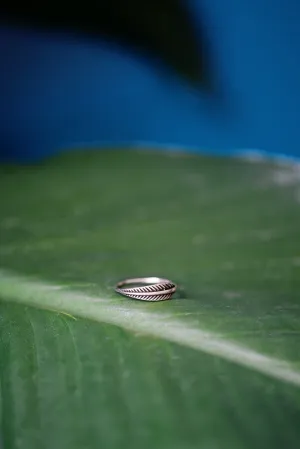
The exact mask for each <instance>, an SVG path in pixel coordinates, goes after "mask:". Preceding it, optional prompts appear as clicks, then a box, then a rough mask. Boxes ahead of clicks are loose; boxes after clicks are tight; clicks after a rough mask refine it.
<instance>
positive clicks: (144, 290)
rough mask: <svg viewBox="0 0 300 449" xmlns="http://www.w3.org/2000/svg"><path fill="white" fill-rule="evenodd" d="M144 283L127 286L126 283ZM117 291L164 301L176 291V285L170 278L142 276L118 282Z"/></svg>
mask: <svg viewBox="0 0 300 449" xmlns="http://www.w3.org/2000/svg"><path fill="white" fill-rule="evenodd" d="M136 284H144V285H142V286H140V287H138V286H135V287H127V288H124V287H125V286H126V285H136ZM115 290H116V292H117V293H119V294H121V295H123V296H127V297H128V298H133V299H140V300H142V301H164V300H166V299H170V298H171V296H172V295H173V293H175V291H176V285H175V284H174V283H173V282H172V281H170V280H169V279H165V278H160V277H154V276H151V277H141V278H131V279H125V280H123V281H120V282H118V284H117V285H116V287H115Z"/></svg>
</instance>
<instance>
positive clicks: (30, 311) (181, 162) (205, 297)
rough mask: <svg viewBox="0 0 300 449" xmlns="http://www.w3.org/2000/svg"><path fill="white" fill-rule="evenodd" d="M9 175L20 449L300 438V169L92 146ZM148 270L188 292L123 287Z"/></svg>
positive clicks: (8, 314)
mask: <svg viewBox="0 0 300 449" xmlns="http://www.w3.org/2000/svg"><path fill="white" fill-rule="evenodd" d="M0 184H1V185H0V192H1V209H0V233H1V247H0V265H1V271H0V296H1V298H2V302H1V303H0V317H1V323H0V336H1V339H0V354H1V369H0V378H1V431H2V439H3V445H4V448H5V449H6V448H7V449H10V448H20V449H27V448H28V449H44V448H45V449H48V448H49V449H50V448H51V449H52V448H55V449H69V448H70V449H71V448H72V449H77V448H78V449H79V448H80V449H83V448H84V449H94V448H95V449H96V448H97V449H98V448H107V449H110V448H125V447H130V448H141V449H147V448H157V449H183V448H187V449H191V448H193V449H194V448H195V449H198V448H200V449H201V448H203V449H207V448H208V449H211V448H213V449H215V448H216V449H227V448H228V449H240V448H243V449H244V448H245V449H248V448H249V449H252V448H253V449H260V448H262V449H276V448H278V449H282V448H289V449H294V448H295V449H296V448H298V447H299V441H300V427H299V422H300V394H299V387H300V334H299V331H300V322H299V315H300V303H299V286H300V239H299V233H300V232H299V229H300V209H299V197H300V195H299V193H300V183H299V175H298V171H297V167H294V168H293V167H292V166H278V165H275V164H272V163H268V162H260V163H256V164H254V163H250V162H247V161H242V160H233V159H222V158H210V157H196V156H184V155H183V156H181V155H179V154H177V155H170V154H169V155H168V154H163V155H161V154H155V153H147V152H144V153H142V152H133V151H127V152H124V151H123V152H122V151H121V152H117V151H108V152H105V151H104V152H99V153H97V152H95V153H94V152H91V153H90V152H86V153H81V152H78V153H76V152H75V153H72V154H71V155H64V156H60V157H58V158H54V159H53V160H51V161H48V162H47V163H44V164H40V165H36V166H31V167H19V168H17V167H2V168H1V177H0ZM138 275H158V276H166V277H169V278H170V279H172V280H174V281H175V282H178V284H179V285H180V287H181V290H182V292H183V293H184V294H183V295H181V297H180V296H178V297H177V298H175V299H173V300H171V301H165V302H160V303H154V304H153V303H152V304H147V303H143V302H138V301H133V300H129V299H126V298H122V297H120V296H117V295H116V294H115V293H114V291H113V286H114V283H115V282H116V281H117V280H119V279H122V278H125V277H128V276H138Z"/></svg>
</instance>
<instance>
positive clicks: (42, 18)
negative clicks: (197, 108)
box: [2, 0, 208, 85]
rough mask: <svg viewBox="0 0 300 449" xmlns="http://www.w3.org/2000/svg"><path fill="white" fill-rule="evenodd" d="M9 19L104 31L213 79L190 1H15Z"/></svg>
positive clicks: (195, 79)
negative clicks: (188, 4)
mask: <svg viewBox="0 0 300 449" xmlns="http://www.w3.org/2000/svg"><path fill="white" fill-rule="evenodd" d="M3 9H4V8H3ZM3 20H6V21H7V20H8V21H9V22H13V23H16V22H17V23H21V24H25V25H33V26H38V27H39V28H44V29H52V30H56V29H58V30H66V31H75V32H79V33H84V34H89V35H92V36H95V37H97V36H102V37H105V38H107V39H109V40H114V41H117V42H120V43H121V44H123V45H130V46H132V47H133V48H136V49H139V50H141V51H142V52H143V53H146V54H148V55H152V57H153V56H154V57H156V58H157V57H158V58H159V59H161V60H162V61H163V62H164V63H165V64H166V65H167V66H169V67H170V68H172V69H173V70H175V71H176V72H177V73H178V74H180V75H181V76H183V77H184V78H185V79H187V80H188V81H190V82H192V83H196V84H198V85H199V83H204V81H205V83H207V81H208V76H207V74H208V71H207V64H206V62H204V60H205V59H206V57H205V54H206V50H205V45H204V41H203V38H202V37H200V32H199V30H197V32H196V30H195V27H194V24H193V21H192V19H191V15H190V12H189V9H188V6H187V5H186V3H185V2H184V1H180V0H144V1H142V2H141V1H139V0H113V1H108V0H98V1H95V0H86V1H85V2H77V3H76V2H75V3H72V5H70V4H69V3H68V2H66V1H65V0H62V1H60V2H59V3H56V2H46V3H35V2H34V3H33V2H32V3H30V2H26V3H24V4H21V3H18V4H15V3H14V2H13V3H9V5H6V7H5V9H4V13H3V15H2V21H3ZM199 28H201V26H200V25H199Z"/></svg>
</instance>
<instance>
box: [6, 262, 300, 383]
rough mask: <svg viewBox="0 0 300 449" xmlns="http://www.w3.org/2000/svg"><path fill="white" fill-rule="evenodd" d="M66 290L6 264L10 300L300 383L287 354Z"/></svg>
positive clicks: (108, 299)
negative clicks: (9, 268) (285, 357)
mask: <svg viewBox="0 0 300 449" xmlns="http://www.w3.org/2000/svg"><path fill="white" fill-rule="evenodd" d="M61 290H62V287H60V286H57V285H54V284H51V283H48V282H44V281H41V280H32V279H27V278H26V277H23V276H20V275H18V274H14V273H12V272H8V271H6V270H0V295H1V297H2V299H4V300H5V301H11V302H15V303H19V304H23V305H28V306H32V307H35V308H38V309H43V310H48V311H52V312H58V313H63V314H67V315H69V316H76V317H80V318H85V319H88V320H93V321H96V322H99V323H109V324H113V325H116V326H119V327H121V328H123V329H125V330H127V331H130V332H135V333H139V334H144V335H148V336H152V337H154V338H159V339H164V340H167V341H170V342H173V343H176V344H180V345H182V346H186V347H189V348H191V349H194V350H197V351H200V352H205V353H207V354H210V355H213V356H216V357H220V358H222V359H225V360H227V361H230V362H233V363H235V364H237V365H240V366H244V367H246V368H248V369H252V370H254V371H256V372H260V373H262V374H264V375H267V376H269V377H272V378H275V379H277V380H280V381H283V382H287V383H289V384H293V385H295V386H297V387H300V372H299V371H298V370H296V369H295V368H294V367H293V366H292V365H291V364H290V363H288V362H287V361H285V360H280V359H278V358H274V357H269V356H267V355H264V354H261V353H259V352H257V351H254V350H252V349H249V348H247V347H246V346H242V345H238V344H236V343H233V342H231V341H229V340H227V339H226V338H224V336H222V335H218V334H216V333H213V332H211V331H209V332H208V331H206V330H202V329H200V328H196V327H192V326H189V324H188V323H187V322H182V321H180V320H178V319H176V318H174V317H171V316H170V315H167V314H165V313H163V312H160V313H157V312H154V311H152V310H149V308H146V307H145V308H143V307H139V306H136V305H135V304H134V303H133V302H130V305H129V303H127V300H124V304H122V303H120V301H118V300H115V299H114V298H113V297H111V298H109V297H105V296H99V297H96V296H89V295H87V294H85V293H84V292H73V291H71V290H65V289H64V290H63V292H62V291H61ZM127 304H128V305H127ZM139 305H140V304H139ZM152 306H153V304H152V305H151V307H152ZM154 307H155V304H154Z"/></svg>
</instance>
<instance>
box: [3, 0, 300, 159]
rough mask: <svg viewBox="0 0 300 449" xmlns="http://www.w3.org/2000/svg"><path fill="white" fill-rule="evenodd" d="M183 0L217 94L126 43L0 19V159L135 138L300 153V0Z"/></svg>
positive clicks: (223, 150)
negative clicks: (201, 38) (200, 36)
mask: <svg viewBox="0 0 300 449" xmlns="http://www.w3.org/2000/svg"><path fill="white" fill-rule="evenodd" d="M187 3H188V5H189V8H190V10H191V15H192V20H193V22H194V24H195V25H196V27H197V24H198V22H199V23H200V17H201V26H202V27H203V24H204V26H205V30H204V31H205V34H206V36H207V39H208V42H209V46H210V56H211V59H212V63H213V64H212V69H213V71H214V78H215V83H216V87H217V90H216V92H217V94H216V93H214V94H210V93H209V92H205V91H201V89H198V90H197V89H192V88H191V87H190V86H189V85H188V84H185V83H184V82H183V81H182V80H181V79H180V78H178V77H177V76H176V74H175V73H174V74H173V73H172V72H171V71H170V72H167V71H166V70H163V69H162V67H161V66H160V64H159V63H158V62H157V61H156V62H155V61H154V60H153V59H151V58H150V57H149V58H148V59H147V58H146V57H145V56H144V57H142V56H141V55H139V54H137V53H135V52H134V51H132V50H131V49H130V48H127V47H121V46H119V47H118V46H116V45H112V44H109V43H107V42H105V41H102V42H100V43H99V42H95V41H94V40H89V39H87V38H82V39H79V38H78V37H77V38H75V37H74V36H72V37H71V35H67V34H58V33H55V34H53V33H52V34H50V33H41V32H38V31H34V30H28V29H21V28H17V27H8V26H6V27H4V26H3V27H2V28H1V29H0V58H1V65H2V68H1V71H0V98H1V102H0V156H1V158H2V159H3V160H4V159H16V160H35V159H39V158H41V157H44V156H48V155H50V154H53V153H56V152H58V151H61V150H68V149H72V148H79V147H83V148H93V147H104V146H105V147H107V146H119V145H127V144H131V145H139V146H143V145H147V146H155V147H157V146H159V147H164V148H166V149H168V148H172V147H175V148H185V149H187V150H188V151H198V152H206V153H207V152H213V153H215V154H230V153H236V152H242V151H252V150H259V151H264V152H268V153H269V154H274V153H275V154H287V155H290V156H293V157H300V130H299V113H300V2H299V1H296V0H287V1H285V2H284V1H282V0H252V1H242V2H241V1H238V0H228V1H226V2H225V1H221V0H194V1H189V2H187ZM199 31H200V30H199Z"/></svg>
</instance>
